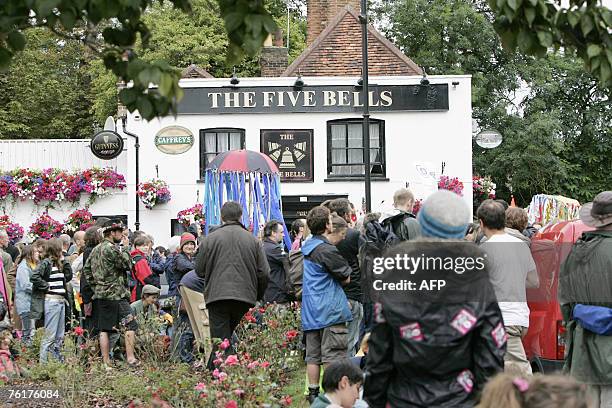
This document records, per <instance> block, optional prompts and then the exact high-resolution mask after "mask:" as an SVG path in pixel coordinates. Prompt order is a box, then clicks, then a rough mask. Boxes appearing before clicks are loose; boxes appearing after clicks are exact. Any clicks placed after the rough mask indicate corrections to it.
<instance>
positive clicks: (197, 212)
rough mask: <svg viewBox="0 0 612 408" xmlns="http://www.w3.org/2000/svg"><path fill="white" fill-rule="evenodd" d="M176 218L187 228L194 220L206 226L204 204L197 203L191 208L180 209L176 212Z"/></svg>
mask: <svg viewBox="0 0 612 408" xmlns="http://www.w3.org/2000/svg"><path fill="white" fill-rule="evenodd" d="M176 219H177V220H178V222H179V223H180V224H181V225H182V226H183V227H185V228H189V224H190V223H191V222H192V221H193V222H199V223H200V226H202V227H204V224H205V222H206V218H205V217H204V211H203V206H202V204H196V205H194V206H193V207H191V208H187V209H186V210H183V211H179V212H178V214H176Z"/></svg>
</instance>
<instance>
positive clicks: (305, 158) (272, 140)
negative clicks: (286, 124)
mask: <svg viewBox="0 0 612 408" xmlns="http://www.w3.org/2000/svg"><path fill="white" fill-rule="evenodd" d="M312 134H313V131H312V129H306V130H266V129H262V130H261V152H262V153H264V154H267V155H268V156H269V157H270V158H271V159H272V160H273V161H274V163H276V167H278V172H279V175H280V179H281V181H289V182H291V181H313V180H314V174H313V171H312V169H313V164H312V159H313V155H312V153H313V150H312V139H313V137H312Z"/></svg>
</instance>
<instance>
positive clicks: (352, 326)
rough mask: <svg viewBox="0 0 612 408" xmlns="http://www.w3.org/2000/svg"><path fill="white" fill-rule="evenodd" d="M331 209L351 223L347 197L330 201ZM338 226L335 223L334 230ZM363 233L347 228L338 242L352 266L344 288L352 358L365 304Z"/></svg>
mask: <svg viewBox="0 0 612 408" xmlns="http://www.w3.org/2000/svg"><path fill="white" fill-rule="evenodd" d="M329 210H330V211H331V212H332V213H336V214H337V215H338V216H339V217H341V218H342V219H344V220H345V221H346V222H347V223H349V224H350V223H351V218H352V214H353V210H352V209H351V203H350V201H349V200H347V199H346V198H337V199H335V200H332V202H331V203H329ZM335 228H336V226H335V225H334V230H335ZM360 236H361V234H360V233H359V231H358V230H356V229H354V228H348V229H347V230H346V237H345V238H344V239H343V240H342V241H340V242H339V243H337V244H336V248H338V252H340V254H341V255H342V257H343V258H344V259H346V262H348V264H349V266H350V267H351V280H350V283H349V284H348V285H346V286H344V287H342V289H343V290H344V294H345V295H346V298H347V299H348V301H349V305H350V308H351V314H352V315H353V320H351V322H350V323H349V325H348V349H347V357H349V358H351V357H353V356H354V355H355V353H356V352H357V350H356V349H357V345H358V344H359V338H360V327H361V323H362V321H363V305H362V304H361V300H362V292H361V269H360V268H359V259H358V257H359V241H360Z"/></svg>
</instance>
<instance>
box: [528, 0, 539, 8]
mask: <svg viewBox="0 0 612 408" xmlns="http://www.w3.org/2000/svg"><path fill="white" fill-rule="evenodd" d="M529 3H530V4H531V5H532V6H534V7H535V6H537V5H538V0H529Z"/></svg>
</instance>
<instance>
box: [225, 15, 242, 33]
mask: <svg viewBox="0 0 612 408" xmlns="http://www.w3.org/2000/svg"><path fill="white" fill-rule="evenodd" d="M224 20H225V28H226V29H227V31H228V32H232V31H236V30H237V29H238V27H240V26H241V25H242V24H243V23H244V15H243V14H241V13H238V12H233V13H228V14H227V15H225V17H224Z"/></svg>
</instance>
